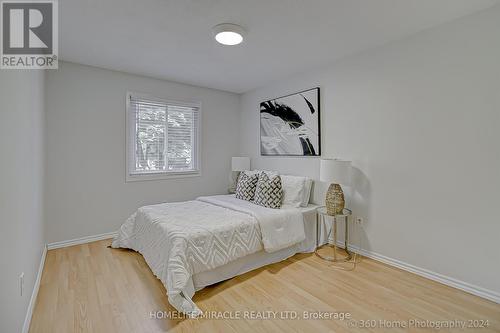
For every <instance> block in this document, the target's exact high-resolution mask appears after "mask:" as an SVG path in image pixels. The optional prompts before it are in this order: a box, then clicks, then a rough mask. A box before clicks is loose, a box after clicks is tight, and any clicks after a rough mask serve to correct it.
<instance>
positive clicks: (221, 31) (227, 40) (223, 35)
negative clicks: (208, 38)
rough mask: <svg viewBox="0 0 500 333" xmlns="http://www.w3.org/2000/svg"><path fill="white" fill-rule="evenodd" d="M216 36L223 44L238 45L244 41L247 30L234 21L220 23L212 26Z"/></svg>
mask: <svg viewBox="0 0 500 333" xmlns="http://www.w3.org/2000/svg"><path fill="white" fill-rule="evenodd" d="M212 30H213V32H214V37H215V40H216V41H217V42H219V43H220V44H223V45H238V44H240V43H241V42H243V36H244V35H245V30H244V29H243V28H242V27H241V26H239V25H237V24H232V23H222V24H218V25H216V26H215V27H213V28H212Z"/></svg>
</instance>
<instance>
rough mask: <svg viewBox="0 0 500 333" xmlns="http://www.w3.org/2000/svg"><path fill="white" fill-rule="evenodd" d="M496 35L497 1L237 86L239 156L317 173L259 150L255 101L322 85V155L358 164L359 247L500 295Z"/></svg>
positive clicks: (499, 45) (312, 161) (305, 163)
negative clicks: (271, 80) (283, 76)
mask: <svg viewBox="0 0 500 333" xmlns="http://www.w3.org/2000/svg"><path fill="white" fill-rule="evenodd" d="M499 36H500V7H499V6H497V7H494V8H493V9H490V10H488V11H486V12H482V13H479V14H476V15H473V16H469V17H466V18H463V19H460V20H457V21H454V22H452V23H449V24H446V25H443V26H441V27H438V28H435V29H432V30H428V31H425V32H421V33H419V34H417V35H415V36H414V37H412V38H410V39H406V40H402V41H399V42H396V43H392V44H390V45H386V46H383V47H380V48H377V49H374V50H371V51H368V52H366V53H363V54H361V55H358V56H354V57H350V58H348V59H345V60H343V61H341V62H338V63H336V64H333V65H332V66H330V67H327V68H320V69H317V70H315V71H312V72H309V73H304V74H303V75H300V76H296V77H292V78H289V79H287V80H281V81H280V82H277V83H276V84H273V85H270V86H267V87H264V88H261V89H258V90H256V91H253V92H250V93H246V94H244V95H243V96H242V98H241V106H242V119H241V132H242V141H241V152H242V153H243V154H247V155H248V156H251V157H252V167H254V168H263V169H276V170H280V171H282V172H285V173H290V174H304V175H309V176H312V177H315V178H316V179H317V178H318V173H319V160H318V159H317V158H274V157H261V156H259V102H260V101H263V100H266V99H269V98H273V97H279V96H282V95H285V94H289V93H293V92H295V91H301V90H304V89H307V88H312V87H316V86H320V87H321V99H322V108H321V111H322V133H323V137H322V147H323V149H324V150H323V156H327V157H340V158H347V159H352V161H353V165H354V166H355V167H356V195H355V197H354V199H353V200H352V207H353V208H354V210H355V214H357V215H360V216H363V217H365V220H366V221H365V227H364V228H365V230H364V231H363V235H362V236H363V237H364V240H363V247H364V248H365V249H367V250H370V251H374V252H376V253H379V254H382V255H385V256H388V257H391V258H394V259H399V260H402V261H404V262H406V263H409V264H413V265H416V266H418V267H421V268H425V269H429V270H431V271H434V272H437V273H441V274H444V275H447V276H450V277H453V278H456V279H459V280H462V281H465V282H468V283H472V284H474V285H478V286H481V287H483V288H487V289H490V290H493V291H496V292H497V293H500V266H499V265H498V262H499V253H500V245H499V242H498V236H499V235H500V218H499V215H498V202H499V201H500V175H499V170H500V147H499V143H500V38H499ZM316 192H317V193H316V196H315V201H317V202H321V201H322V198H323V197H322V194H321V193H319V192H318V191H316ZM358 235H359V234H358ZM354 239H355V238H354Z"/></svg>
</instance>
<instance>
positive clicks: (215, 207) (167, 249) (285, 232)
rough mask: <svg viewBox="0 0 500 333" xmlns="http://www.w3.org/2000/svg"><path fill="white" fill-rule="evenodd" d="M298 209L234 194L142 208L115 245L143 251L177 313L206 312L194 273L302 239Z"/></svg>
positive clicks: (271, 250)
mask: <svg viewBox="0 0 500 333" xmlns="http://www.w3.org/2000/svg"><path fill="white" fill-rule="evenodd" d="M304 238H305V234H304V223H303V218H302V214H301V212H300V210H298V209H279V210H278V209H269V208H265V207H260V206H257V205H254V204H252V203H250V202H247V201H244V200H239V199H236V198H234V197H233V196H228V195H224V196H213V197H200V198H198V199H197V200H194V201H186V202H177V203H165V204H159V205H153V206H145V207H141V208H139V209H138V210H137V212H136V213H134V214H133V215H132V216H131V217H130V218H129V219H127V221H126V222H125V223H124V224H123V225H122V226H121V228H120V230H119V232H118V235H117V236H116V238H115V239H114V240H113V243H112V247H115V248H117V247H123V248H130V249H133V250H135V251H138V252H140V253H141V254H142V255H143V256H144V258H145V260H146V262H147V263H148V265H149V267H150V268H151V270H152V271H153V273H154V274H155V275H156V276H157V277H158V278H159V279H160V280H161V281H162V283H163V284H164V285H165V287H166V289H167V295H168V300H169V302H170V304H172V306H174V307H175V308H176V309H177V310H178V311H180V312H183V313H185V314H188V315H190V316H193V317H194V316H197V315H199V314H201V310H200V309H199V308H198V307H197V306H196V305H195V304H194V302H193V301H192V300H191V297H192V296H193V295H194V291H195V290H194V287H193V283H192V279H191V277H192V276H193V275H194V274H198V273H201V272H204V271H208V270H211V269H214V268H216V267H220V266H222V265H225V264H227V263H229V262H232V261H234V260H236V259H238V258H242V257H244V256H247V255H250V254H252V253H255V252H257V251H260V250H262V249H264V250H265V251H267V252H273V251H278V250H280V249H283V248H286V247H289V246H291V245H293V244H296V243H299V242H301V241H303V240H304Z"/></svg>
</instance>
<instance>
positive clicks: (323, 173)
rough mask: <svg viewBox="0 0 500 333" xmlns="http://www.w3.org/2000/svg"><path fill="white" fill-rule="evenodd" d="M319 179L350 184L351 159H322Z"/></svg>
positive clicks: (326, 181)
mask: <svg viewBox="0 0 500 333" xmlns="http://www.w3.org/2000/svg"><path fill="white" fill-rule="evenodd" d="M319 180H320V181H322V182H325V183H334V184H341V185H350V184H351V161H343V160H333V159H322V160H321V162H320V168H319Z"/></svg>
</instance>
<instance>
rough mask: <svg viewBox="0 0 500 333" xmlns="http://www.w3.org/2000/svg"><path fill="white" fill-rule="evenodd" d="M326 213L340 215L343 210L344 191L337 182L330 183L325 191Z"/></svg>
mask: <svg viewBox="0 0 500 333" xmlns="http://www.w3.org/2000/svg"><path fill="white" fill-rule="evenodd" d="M325 204H326V213H327V214H328V215H332V216H333V215H340V214H342V212H343V211H344V206H345V200H344V192H343V191H342V187H340V185H339V184H330V187H328V192H326V200H325Z"/></svg>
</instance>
